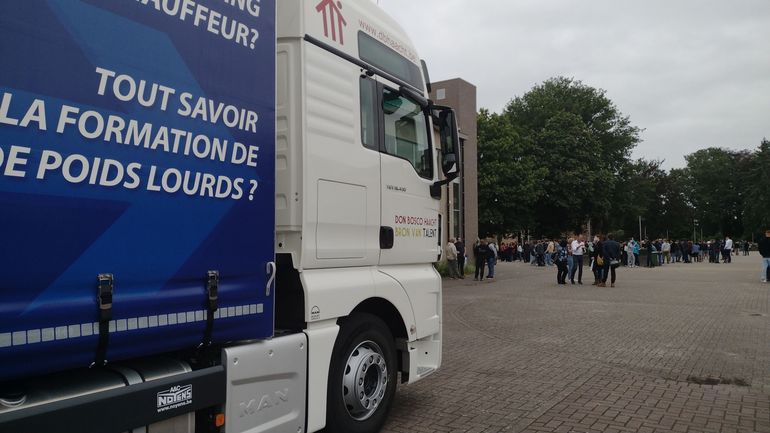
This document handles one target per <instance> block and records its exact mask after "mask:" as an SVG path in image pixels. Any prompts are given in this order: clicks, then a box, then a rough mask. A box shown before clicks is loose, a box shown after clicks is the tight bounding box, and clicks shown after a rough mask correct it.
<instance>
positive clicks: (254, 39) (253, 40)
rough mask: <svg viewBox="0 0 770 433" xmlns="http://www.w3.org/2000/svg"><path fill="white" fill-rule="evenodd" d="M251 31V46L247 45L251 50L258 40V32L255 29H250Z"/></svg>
mask: <svg viewBox="0 0 770 433" xmlns="http://www.w3.org/2000/svg"><path fill="white" fill-rule="evenodd" d="M250 30H251V44H249V47H251V49H252V50H253V49H254V47H255V46H256V45H257V39H259V32H258V31H257V29H250Z"/></svg>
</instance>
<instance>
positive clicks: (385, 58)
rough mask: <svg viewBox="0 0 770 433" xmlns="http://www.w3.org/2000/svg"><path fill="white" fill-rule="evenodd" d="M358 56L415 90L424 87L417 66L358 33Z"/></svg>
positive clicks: (374, 40)
mask: <svg viewBox="0 0 770 433" xmlns="http://www.w3.org/2000/svg"><path fill="white" fill-rule="evenodd" d="M358 55H359V57H361V60H363V61H365V62H367V63H369V64H371V65H372V66H375V67H377V68H380V69H382V70H383V71H385V72H387V73H389V74H393V75H394V76H396V77H398V78H400V79H402V80H404V81H406V82H407V83H409V84H410V85H411V86H413V87H414V88H415V89H418V90H422V89H423V87H424V85H425V83H424V81H423V78H422V73H421V72H420V68H418V67H417V65H415V64H414V63H412V62H410V61H409V60H408V59H407V58H405V57H404V56H402V55H400V54H398V53H397V52H396V51H394V50H392V49H390V48H388V47H387V46H386V45H385V44H383V43H381V42H379V41H377V40H376V39H374V38H373V37H371V36H369V35H367V34H366V33H363V32H358Z"/></svg>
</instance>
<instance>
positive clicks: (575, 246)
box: [569, 235, 586, 284]
mask: <svg viewBox="0 0 770 433" xmlns="http://www.w3.org/2000/svg"><path fill="white" fill-rule="evenodd" d="M585 252H586V243H585V241H584V240H583V235H580V236H578V238H577V239H575V240H574V241H572V262H573V268H572V272H571V273H570V276H569V279H570V281H571V282H572V284H575V273H577V274H578V284H583V254H585Z"/></svg>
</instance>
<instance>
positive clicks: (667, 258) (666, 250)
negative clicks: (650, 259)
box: [660, 239, 671, 264]
mask: <svg viewBox="0 0 770 433" xmlns="http://www.w3.org/2000/svg"><path fill="white" fill-rule="evenodd" d="M660 250H661V251H662V252H663V259H662V261H664V262H666V264H669V263H671V244H670V243H669V242H668V239H666V240H664V241H663V245H662V246H661V247H660ZM661 264H662V263H661Z"/></svg>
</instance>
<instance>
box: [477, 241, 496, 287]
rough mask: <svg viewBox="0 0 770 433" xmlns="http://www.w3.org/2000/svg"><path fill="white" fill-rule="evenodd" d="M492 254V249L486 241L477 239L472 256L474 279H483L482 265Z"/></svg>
mask: <svg viewBox="0 0 770 433" xmlns="http://www.w3.org/2000/svg"><path fill="white" fill-rule="evenodd" d="M490 254H492V251H491V250H490V249H489V246H488V245H487V241H485V240H481V241H477V242H476V245H475V246H474V247H473V257H475V258H476V273H475V274H474V278H473V279H474V280H476V281H480V280H483V279H484V266H485V265H486V263H487V258H488V257H489V255H490Z"/></svg>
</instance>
